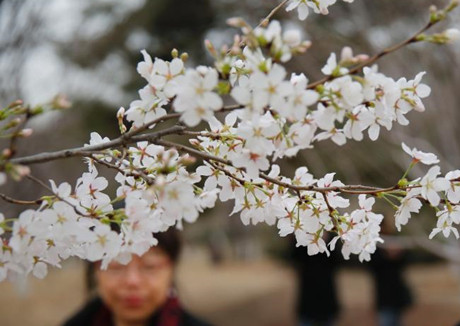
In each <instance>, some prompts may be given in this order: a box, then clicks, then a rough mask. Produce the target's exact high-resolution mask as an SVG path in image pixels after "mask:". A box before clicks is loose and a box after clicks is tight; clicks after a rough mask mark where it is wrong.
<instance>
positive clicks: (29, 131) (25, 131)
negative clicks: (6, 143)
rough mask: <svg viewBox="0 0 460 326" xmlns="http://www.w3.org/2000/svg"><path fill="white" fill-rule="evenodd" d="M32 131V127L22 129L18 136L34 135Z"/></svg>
mask: <svg viewBox="0 0 460 326" xmlns="http://www.w3.org/2000/svg"><path fill="white" fill-rule="evenodd" d="M32 132H33V130H32V129H31V128H25V129H22V130H21V131H20V132H18V137H24V138H26V137H29V136H30V135H32Z"/></svg>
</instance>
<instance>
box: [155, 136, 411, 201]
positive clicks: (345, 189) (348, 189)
mask: <svg viewBox="0 0 460 326" xmlns="http://www.w3.org/2000/svg"><path fill="white" fill-rule="evenodd" d="M155 143H156V144H157V145H162V146H165V147H170V148H176V149H177V150H179V151H183V152H186V153H189V154H191V155H193V156H195V157H200V158H202V159H204V160H206V161H215V162H220V163H223V164H225V165H229V166H233V164H232V162H231V161H230V160H226V159H224V158H221V157H218V156H214V155H211V154H209V153H204V152H201V151H199V150H197V149H194V148H190V147H188V146H185V145H181V144H177V143H173V142H170V141H166V140H162V139H158V140H156V141H155ZM223 172H224V173H225V171H223ZM227 172H228V171H227ZM228 173H230V172H228ZM226 174H227V173H226ZM230 174H231V173H230ZM259 176H260V177H261V178H262V179H264V180H266V181H268V182H271V183H273V184H277V185H279V186H282V187H285V188H288V189H292V190H294V191H296V192H298V191H303V190H306V191H315V192H321V193H325V192H329V191H335V192H341V193H347V194H368V195H377V194H379V193H382V192H390V191H393V190H398V189H400V190H404V189H406V188H400V187H399V186H398V185H395V186H392V187H388V188H378V187H370V186H363V185H348V186H335V187H315V186H294V185H292V184H290V183H286V182H282V181H280V180H278V179H275V178H272V177H270V176H268V175H266V174H265V173H259ZM231 177H232V178H233V179H235V180H237V181H238V182H241V179H239V178H237V177H235V176H233V175H232V176H231ZM407 188H413V187H407Z"/></svg>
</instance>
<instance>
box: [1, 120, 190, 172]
mask: <svg viewBox="0 0 460 326" xmlns="http://www.w3.org/2000/svg"><path fill="white" fill-rule="evenodd" d="M184 129H185V127H183V126H174V127H171V128H167V129H164V130H160V131H157V132H152V133H149V134H143V135H137V136H132V137H129V138H127V139H126V138H123V136H120V137H118V138H116V139H114V140H111V141H108V142H106V143H102V144H97V145H91V146H84V147H78V148H72V149H64V150H60V151H56V152H47V153H40V154H36V155H31V156H25V157H21V158H16V159H13V160H11V161H10V162H11V163H13V164H23V165H31V164H36V163H44V162H49V161H54V160H58V159H62V158H69V157H75V156H83V157H88V156H91V155H92V154H95V152H99V151H102V150H105V149H110V148H116V147H119V146H123V145H124V144H131V143H136V142H140V141H154V140H155V139H157V138H160V137H163V136H166V135H170V134H180V133H181V131H182V130H184Z"/></svg>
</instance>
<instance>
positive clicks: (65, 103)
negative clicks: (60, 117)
mask: <svg viewBox="0 0 460 326" xmlns="http://www.w3.org/2000/svg"><path fill="white" fill-rule="evenodd" d="M51 106H52V107H53V108H54V109H58V110H59V109H68V108H70V107H71V106H72V103H71V102H70V101H69V99H68V98H67V97H66V96H65V95H62V94H58V95H56V96H55V97H54V98H53V101H52V102H51Z"/></svg>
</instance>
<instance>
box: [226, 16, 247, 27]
mask: <svg viewBox="0 0 460 326" xmlns="http://www.w3.org/2000/svg"><path fill="white" fill-rule="evenodd" d="M227 25H229V26H232V27H236V28H243V27H245V26H247V23H246V22H245V20H244V19H243V18H241V17H232V18H229V19H227Z"/></svg>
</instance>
